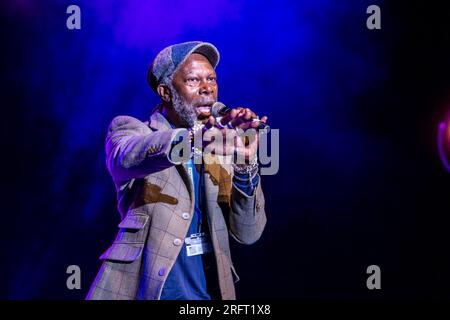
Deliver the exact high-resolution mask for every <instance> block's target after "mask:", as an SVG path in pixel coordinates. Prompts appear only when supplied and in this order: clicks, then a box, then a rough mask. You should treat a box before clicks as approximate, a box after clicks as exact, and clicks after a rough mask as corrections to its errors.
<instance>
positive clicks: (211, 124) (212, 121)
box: [203, 116, 216, 131]
mask: <svg viewBox="0 0 450 320" xmlns="http://www.w3.org/2000/svg"><path fill="white" fill-rule="evenodd" d="M215 124H216V119H214V117H213V116H209V118H208V121H207V122H206V123H205V126H204V127H203V129H204V131H205V130H209V129H211V128H212V127H214V125H215Z"/></svg>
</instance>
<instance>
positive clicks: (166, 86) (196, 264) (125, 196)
mask: <svg viewBox="0 0 450 320" xmlns="http://www.w3.org/2000/svg"><path fill="white" fill-rule="evenodd" d="M218 61H219V52H218V51H217V49H216V47H214V46H213V45H212V44H210V43H205V42H197V41H193V42H186V43H181V44H176V45H173V46H170V47H167V48H165V49H164V50H162V51H161V52H160V53H159V54H158V55H157V56H156V58H155V59H154V61H153V62H152V64H151V66H150V68H149V71H148V82H149V84H150V86H151V88H152V89H153V90H154V91H155V92H156V93H157V94H158V96H159V97H160V98H161V104H160V105H159V106H158V107H157V108H155V110H154V111H153V113H152V114H151V117H150V120H149V121H147V122H141V121H139V120H137V119H135V118H132V117H129V116H118V117H116V118H114V119H113V121H112V122H111V124H110V126H109V129H108V133H107V137H106V164H107V168H108V170H109V172H110V174H111V176H112V178H113V180H114V183H115V185H116V189H117V199H118V208H119V211H120V214H121V216H122V221H121V223H120V224H119V228H120V229H119V232H118V234H117V237H116V239H115V241H114V243H113V244H112V245H111V246H110V247H109V249H108V250H106V252H105V253H104V254H103V255H102V256H101V257H100V259H102V260H103V264H102V266H101V269H100V271H99V273H98V275H97V277H96V279H95V281H94V283H93V285H92V287H91V289H90V291H89V293H88V296H87V299H187V300H191V299H224V300H229V299H235V298H236V296H235V288H234V282H235V281H238V279H239V278H238V276H237V274H236V271H235V269H234V266H233V263H232V260H231V255H230V248H229V235H231V236H232V237H233V238H234V239H235V240H236V241H238V242H240V243H243V244H252V243H254V242H255V241H257V240H258V239H259V238H260V236H261V234H262V231H263V229H264V226H265V223H266V216H265V211H264V196H263V192H262V189H261V181H260V177H259V175H258V164H257V161H256V151H257V150H256V147H257V140H258V139H253V140H252V141H249V140H247V141H245V139H241V138H240V137H238V140H239V139H240V140H239V141H240V142H238V143H236V144H233V145H232V146H230V145H229V144H228V145H226V146H225V147H224V148H223V150H225V149H227V150H229V149H230V147H231V148H233V154H234V155H236V154H238V155H241V156H242V157H244V158H245V159H246V162H245V163H242V164H234V163H233V164H230V163H225V162H224V161H222V162H219V163H217V162H208V161H200V162H201V163H200V164H199V161H194V157H197V158H195V159H196V160H198V159H204V160H206V159H205V158H206V155H205V154H203V155H202V154H200V155H199V154H198V153H197V154H196V155H195V152H192V153H189V154H188V156H187V157H185V156H186V154H184V155H183V159H184V160H183V161H181V160H180V158H179V157H177V156H176V153H175V152H173V150H174V147H175V146H177V145H178V143H179V142H180V141H188V139H189V138H192V137H194V136H198V133H199V132H200V133H201V134H203V133H205V132H212V131H213V132H216V133H219V134H221V135H223V136H225V135H226V134H227V133H229V132H230V131H232V130H235V129H236V128H237V129H242V130H243V131H245V130H248V129H251V128H255V127H256V126H257V125H258V121H257V120H256V121H255V120H254V119H259V118H258V117H257V116H256V114H255V113H254V112H252V111H251V110H250V109H248V108H237V109H233V110H232V111H231V112H230V113H228V114H227V115H226V116H224V117H223V118H222V120H221V121H220V123H219V122H218V121H216V119H215V118H214V117H212V114H211V106H212V105H213V103H214V102H216V101H217V93H218V85H217V80H216V73H215V67H216V66H217V63H218ZM266 120H267V118H266V117H263V118H261V121H260V122H265V121H266ZM199 128H200V130H198V129H199ZM208 145H210V142H209V141H204V142H203V147H205V146H208ZM237 146H238V147H239V148H238V147H237ZM216 151H217V155H213V154H209V156H210V157H214V156H216V157H221V150H219V149H217V150H216ZM194 155H195V156H194ZM202 156H203V157H202Z"/></svg>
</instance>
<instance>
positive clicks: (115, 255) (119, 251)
mask: <svg viewBox="0 0 450 320" xmlns="http://www.w3.org/2000/svg"><path fill="white" fill-rule="evenodd" d="M143 248H144V243H125V242H114V243H113V244H112V245H111V246H110V247H109V248H108V250H106V251H105V252H104V253H103V254H102V255H101V256H100V260H110V261H121V262H133V261H135V260H136V259H137V258H139V256H140V255H141V254H142V250H143Z"/></svg>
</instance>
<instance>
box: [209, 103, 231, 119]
mask: <svg viewBox="0 0 450 320" xmlns="http://www.w3.org/2000/svg"><path fill="white" fill-rule="evenodd" d="M229 110H231V109H229V108H228V107H227V106H226V105H224V104H223V103H222V102H219V101H217V102H214V104H213V105H212V107H211V115H212V116H213V117H214V118H217V117H220V116H224V115H226V114H227V113H228V112H229Z"/></svg>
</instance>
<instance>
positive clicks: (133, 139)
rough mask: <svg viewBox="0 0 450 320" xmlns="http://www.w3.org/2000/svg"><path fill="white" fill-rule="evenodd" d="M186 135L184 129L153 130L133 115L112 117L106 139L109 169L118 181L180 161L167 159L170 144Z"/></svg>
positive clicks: (143, 175) (138, 176)
mask: <svg viewBox="0 0 450 320" xmlns="http://www.w3.org/2000/svg"><path fill="white" fill-rule="evenodd" d="M187 136H188V131H187V130H186V129H182V128H181V129H169V130H161V131H152V130H151V129H150V128H149V127H148V126H147V125H146V124H145V123H143V122H141V121H139V120H138V119H136V118H133V117H129V116H118V117H115V118H114V119H113V120H112V121H111V124H110V125H109V128H108V132H107V136H106V141H105V151H106V166H107V168H108V171H109V172H110V174H111V176H112V177H113V179H114V181H115V182H117V183H121V182H124V181H127V180H131V179H135V178H142V177H145V176H147V175H148V174H150V173H154V172H157V171H161V170H163V169H166V168H168V167H171V166H173V165H176V164H179V163H178V162H173V161H172V160H171V159H170V151H171V147H172V143H173V142H174V141H178V140H179V139H180V138H181V137H182V139H186V138H187ZM180 163H181V162H180Z"/></svg>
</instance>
